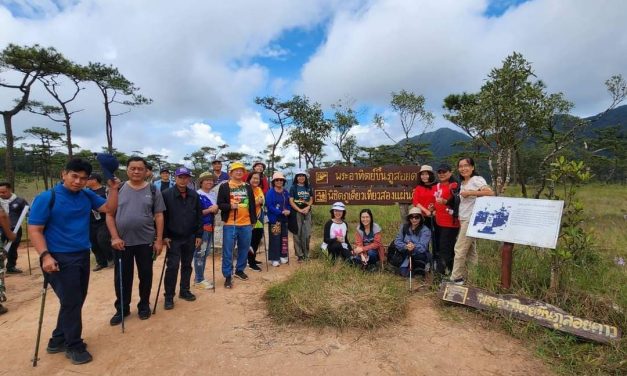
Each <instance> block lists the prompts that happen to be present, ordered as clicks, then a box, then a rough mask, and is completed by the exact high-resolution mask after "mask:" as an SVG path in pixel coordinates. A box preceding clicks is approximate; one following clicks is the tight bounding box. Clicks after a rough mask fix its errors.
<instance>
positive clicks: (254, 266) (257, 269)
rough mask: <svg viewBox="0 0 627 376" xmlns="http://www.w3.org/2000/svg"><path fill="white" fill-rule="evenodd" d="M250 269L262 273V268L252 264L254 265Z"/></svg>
mask: <svg viewBox="0 0 627 376" xmlns="http://www.w3.org/2000/svg"><path fill="white" fill-rule="evenodd" d="M248 267H249V268H251V269H252V270H254V271H256V272H260V271H261V268H260V267H259V265H257V264H252V265H249V266H248Z"/></svg>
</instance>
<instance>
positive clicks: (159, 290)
mask: <svg viewBox="0 0 627 376" xmlns="http://www.w3.org/2000/svg"><path fill="white" fill-rule="evenodd" d="M166 261H168V252H167V251H166V253H165V256H163V267H162V268H161V277H160V278H159V287H157V296H155V304H154V306H153V307H152V314H153V315H154V314H156V313H157V302H158V301H159V292H161V283H163V275H164V274H165V264H166Z"/></svg>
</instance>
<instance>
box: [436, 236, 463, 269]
mask: <svg viewBox="0 0 627 376" xmlns="http://www.w3.org/2000/svg"><path fill="white" fill-rule="evenodd" d="M435 234H436V237H435V243H436V246H435V247H436V249H437V250H438V253H437V256H438V258H437V259H436V260H437V266H436V272H438V273H440V274H444V273H445V272H446V269H448V271H449V273H450V272H451V271H452V270H453V260H454V259H455V242H456V241H457V235H458V234H459V227H442V226H437V228H436V231H435Z"/></svg>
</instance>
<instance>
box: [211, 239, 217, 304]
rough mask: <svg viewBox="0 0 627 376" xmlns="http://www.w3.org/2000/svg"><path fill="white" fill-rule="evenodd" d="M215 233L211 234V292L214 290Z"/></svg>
mask: <svg viewBox="0 0 627 376" xmlns="http://www.w3.org/2000/svg"><path fill="white" fill-rule="evenodd" d="M215 238H216V237H215V234H212V236H211V279H212V282H213V293H214V294H215V292H216V247H215V244H216V243H215Z"/></svg>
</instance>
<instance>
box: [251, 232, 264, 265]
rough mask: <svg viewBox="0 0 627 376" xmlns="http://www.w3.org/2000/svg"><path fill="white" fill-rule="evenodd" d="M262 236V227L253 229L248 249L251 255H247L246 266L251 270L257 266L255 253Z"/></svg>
mask: <svg viewBox="0 0 627 376" xmlns="http://www.w3.org/2000/svg"><path fill="white" fill-rule="evenodd" d="M262 236H263V227H260V228H253V230H252V237H251V238H250V248H252V250H253V251H252V253H248V266H250V267H251V268H252V267H253V266H254V265H257V251H258V250H259V243H261V237H262Z"/></svg>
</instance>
